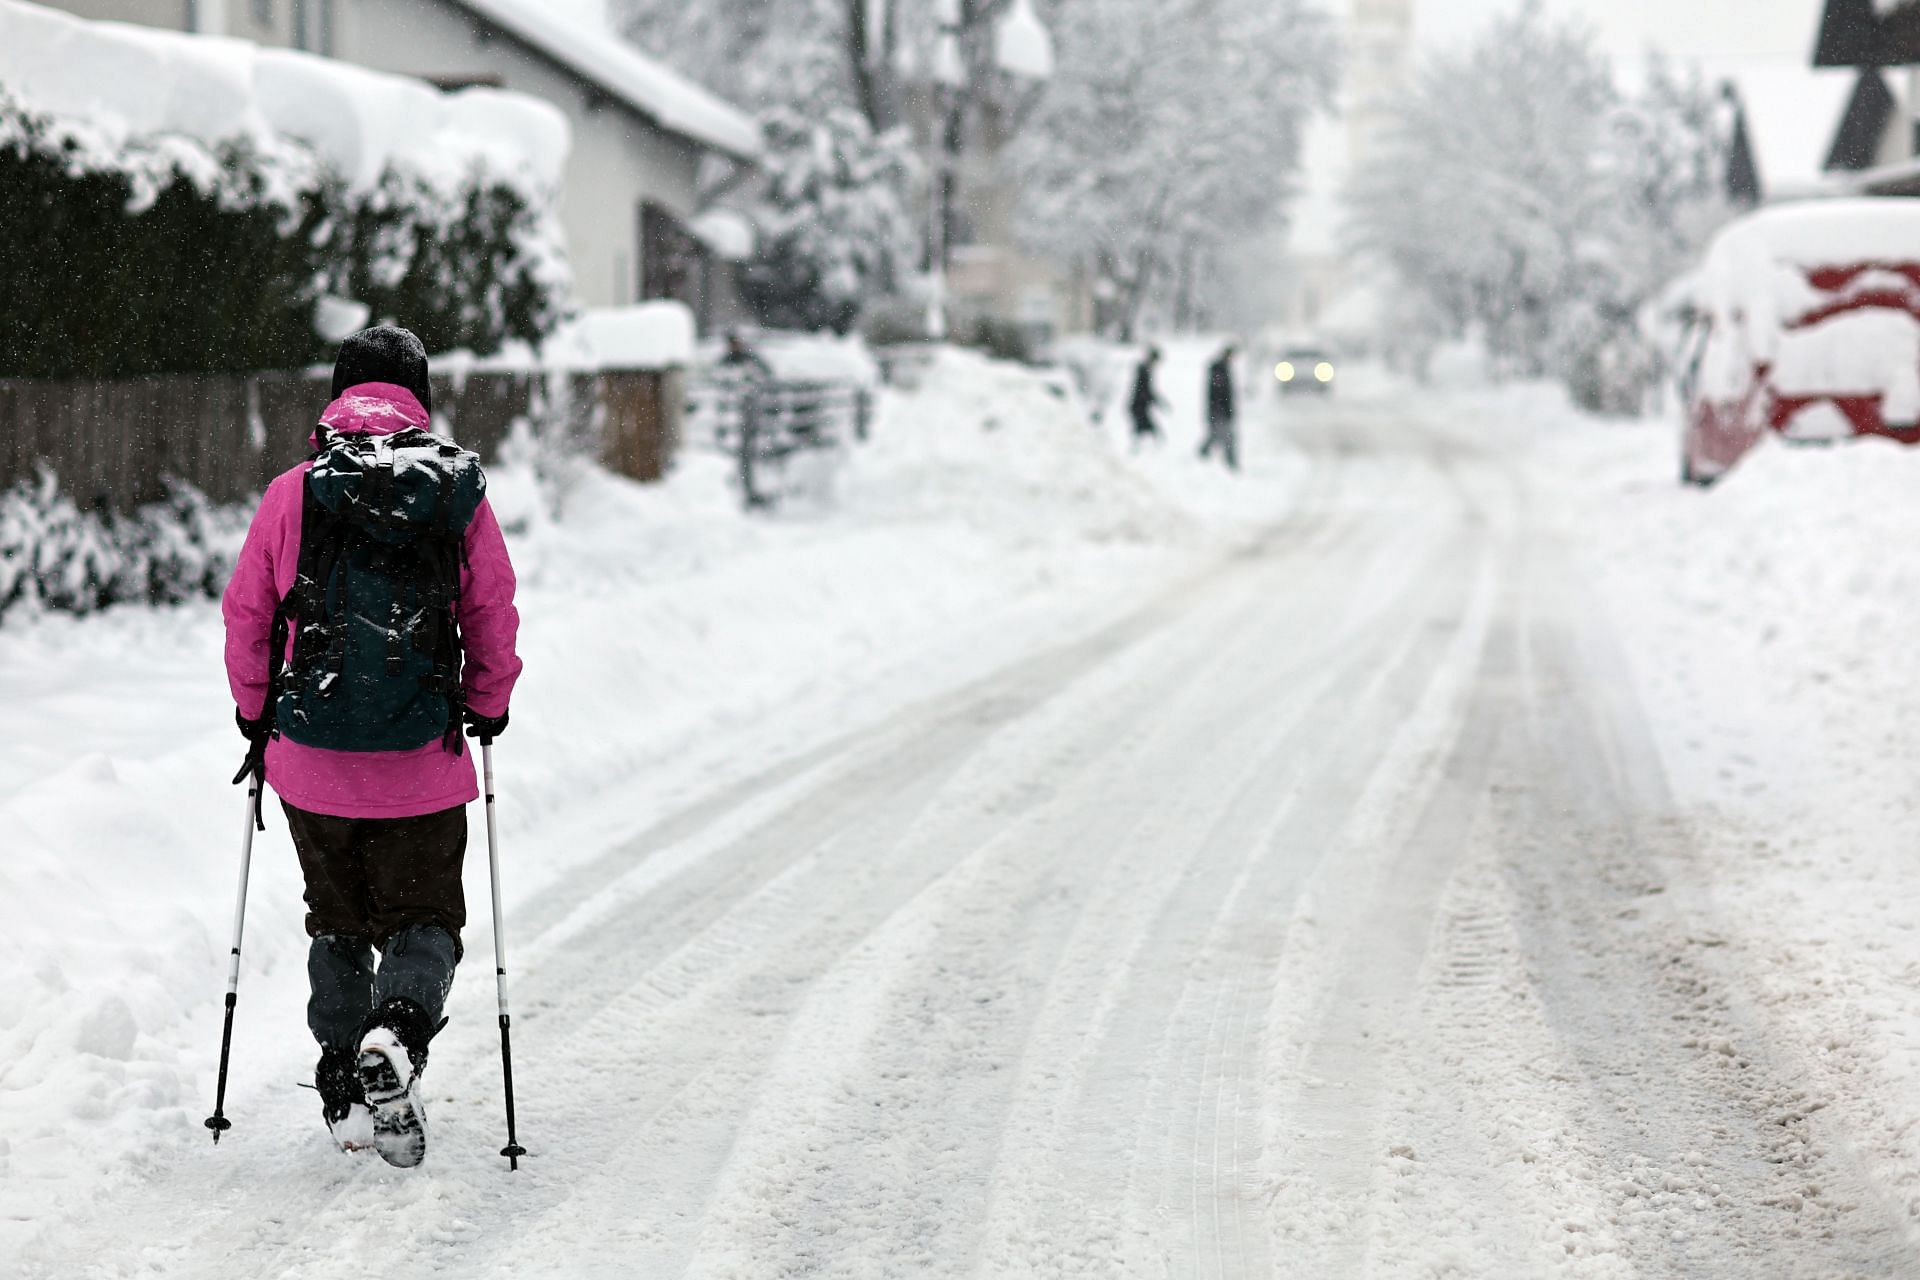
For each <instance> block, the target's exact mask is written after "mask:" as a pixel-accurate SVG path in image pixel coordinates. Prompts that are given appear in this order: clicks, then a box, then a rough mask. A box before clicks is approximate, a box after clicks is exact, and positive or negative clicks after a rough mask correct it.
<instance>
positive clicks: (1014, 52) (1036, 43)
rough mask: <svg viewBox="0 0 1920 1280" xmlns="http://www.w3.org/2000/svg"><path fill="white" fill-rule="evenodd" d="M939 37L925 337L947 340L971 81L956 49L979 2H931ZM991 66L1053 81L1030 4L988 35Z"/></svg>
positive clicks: (1044, 35)
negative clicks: (951, 235) (951, 233)
mask: <svg viewBox="0 0 1920 1280" xmlns="http://www.w3.org/2000/svg"><path fill="white" fill-rule="evenodd" d="M934 2H935V15H934V16H935V18H936V19H937V21H938V22H939V35H938V36H937V37H936V39H935V41H934V47H933V68H932V70H933V84H934V93H935V95H936V101H937V103H938V110H937V111H936V118H935V120H934V123H933V128H932V129H931V130H930V132H931V135H932V136H931V142H932V151H933V163H932V164H931V165H930V166H929V168H930V170H931V178H932V188H931V190H930V192H929V198H928V200H927V206H928V214H927V217H928V228H927V248H928V253H927V256H928V264H927V267H928V270H927V277H928V289H927V335H928V336H929V337H930V338H932V339H933V340H934V341H936V342H938V341H940V340H942V339H944V338H945V337H946V336H947V247H948V246H947V228H948V227H949V226H950V225H951V222H952V217H953V187H954V169H955V167H956V165H957V162H958V160H959V155H960V131H961V124H962V114H963V108H964V106H965V91H966V89H967V86H968V84H969V83H970V82H971V80H972V76H971V74H970V73H969V68H968V66H967V58H966V51H965V49H964V47H963V45H962V41H963V40H964V38H965V36H966V34H967V32H968V31H969V30H970V29H972V27H973V26H974V24H975V23H976V22H977V21H978V20H979V11H980V9H981V8H983V7H984V6H985V0H934ZM993 65H994V67H995V69H996V70H999V71H1002V72H1005V73H1006V74H1007V75H1010V76H1013V77H1015V78H1017V79H1021V80H1027V81H1030V82H1033V83H1035V84H1039V83H1044V82H1045V81H1046V80H1048V79H1050V78H1051V77H1052V76H1053V37H1052V36H1051V35H1049V34H1048V32H1047V28H1046V25H1045V24H1044V23H1042V22H1041V21H1040V15H1038V14H1037V13H1035V12H1034V11H1033V3H1032V0H1012V3H1011V4H1009V5H1008V6H1007V8H1006V11H1005V12H1004V13H1002V14H1001V15H1000V19H999V21H998V22H997V23H996V24H995V26H994V31H993Z"/></svg>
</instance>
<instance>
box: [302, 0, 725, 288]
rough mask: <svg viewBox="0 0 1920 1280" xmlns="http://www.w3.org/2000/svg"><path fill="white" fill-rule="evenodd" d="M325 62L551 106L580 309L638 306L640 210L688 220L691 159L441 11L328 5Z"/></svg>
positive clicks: (677, 145) (413, 3) (453, 12)
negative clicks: (454, 83)
mask: <svg viewBox="0 0 1920 1280" xmlns="http://www.w3.org/2000/svg"><path fill="white" fill-rule="evenodd" d="M336 23H337V25H336V30H335V41H336V54H335V56H337V57H340V58H343V59H345V60H346V61H348V62H354V63H358V64H359V65H361V66H365V67H372V68H374V69H375V70H379V71H392V72H398V73H401V74H404V75H413V76H423V77H425V78H427V79H429V80H439V81H442V82H445V81H450V80H485V81H489V82H494V83H498V84H499V85H500V87H502V88H506V89H513V90H516V91H518V92H521V93H531V94H536V95H538V96H539V97H542V98H545V99H547V100H548V101H549V102H552V103H553V104H554V105H556V106H558V107H559V108H560V109H561V110H562V111H564V112H565V113H566V115H567V120H568V123H569V124H571V125H572V127H573V151H572V154H571V155H570V156H569V158H568V160H567V169H566V178H565V190H564V191H563V193H562V196H561V204H560V216H561V222H562V224H563V225H564V226H565V227H566V232H567V246H568V250H569V252H570V253H571V255H572V259H573V273H574V287H575V291H576V293H577V295H578V297H579V299H580V301H581V302H582V303H583V304H585V305H587V306H618V305H622V304H625V303H629V302H634V301H637V300H638V295H639V281H640V274H641V268H642V261H641V241H640V208H641V205H642V204H643V203H645V202H646V201H653V202H655V203H657V204H660V205H662V206H664V207H666V208H667V209H669V210H671V211H672V212H673V213H674V214H675V215H676V216H678V217H679V218H681V219H682V220H686V219H689V218H691V217H692V216H693V214H694V213H695V212H696V209H697V203H698V184H697V175H698V169H699V163H700V149H699V148H698V147H697V146H696V145H695V144H694V143H692V142H690V141H688V140H686V139H684V138H680V137H677V136H675V135H673V134H669V133H666V132H664V131H662V130H660V129H659V128H657V127H655V126H653V125H652V124H650V123H649V122H647V121H646V120H645V119H644V118H643V117H641V116H640V115H639V114H638V113H636V112H634V111H632V110H630V109H628V108H627V107H625V106H623V105H619V104H616V103H615V102H613V101H611V100H609V99H607V98H606V97H605V96H604V95H602V94H600V93H599V92H598V91H597V90H595V89H593V88H592V87H591V86H588V85H586V84H584V83H582V82H581V81H580V80H578V79H576V78H575V77H573V76H572V75H569V74H568V73H566V72H565V71H563V70H561V69H560V68H559V67H558V66H556V65H555V64H554V63H552V62H551V61H549V60H548V59H547V58H545V57H544V56H543V55H541V54H539V53H536V52H534V51H532V50H530V49H528V48H527V47H526V46H525V45H522V44H521V43H519V42H518V41H516V40H514V39H512V38H510V37H508V36H505V35H502V34H499V33H497V32H493V31H491V30H490V29H489V28H487V27H485V26H484V25H483V24H482V23H480V22H478V21H476V20H475V19H473V18H471V17H470V16H468V15H467V14H466V13H464V12H463V11H461V10H460V9H458V8H457V7H455V6H452V5H449V4H446V3H443V2H442V0H340V3H339V5H338V13H337V15H336Z"/></svg>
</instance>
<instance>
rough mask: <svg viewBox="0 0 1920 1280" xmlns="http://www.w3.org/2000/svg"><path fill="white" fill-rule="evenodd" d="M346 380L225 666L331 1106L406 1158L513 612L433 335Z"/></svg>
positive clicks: (344, 1136) (448, 982)
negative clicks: (289, 858) (299, 914)
mask: <svg viewBox="0 0 1920 1280" xmlns="http://www.w3.org/2000/svg"><path fill="white" fill-rule="evenodd" d="M331 394H332V402H331V403H330V404H329V405H328V406H327V408H326V410H325V412H324V413H322V414H321V415H320V424H319V427H318V428H317V429H316V430H315V432H314V435H313V439H312V444H313V447H314V455H313V457H312V458H311V459H310V460H309V461H307V462H303V463H301V464H300V465H299V466H297V467H295V468H293V469H292V470H291V471H288V472H286V473H285V474H283V475H281V476H280V477H279V478H277V479H276V480H274V481H273V483H272V484H270V485H269V486H268V487H267V492H266V496H265V497H264V498H263V499H262V501H261V503H260V509H259V511H258V512H256V513H255V515H254V518H253V524H252V526H251V527H250V528H249V529H248V531H247V537H246V542H245V545H244V546H243V548H242V550H241V553H240V559H239V563H238V564H237V565H236V566H235V568H234V573H233V579H232V581H231V582H230V583H229V584H228V585H227V590H226V594H225V596H224V598H223V600H222V613H223V614H224V616H225V619H226V628H227V641H226V664H227V677H228V681H229V684H230V685H231V688H232V691H233V698H234V702H235V704H236V708H237V710H236V715H237V719H238V721H239V725H240V730H241V732H242V733H243V734H244V735H245V736H246V738H247V740H248V743H249V746H250V755H249V760H250V764H251V766H252V768H254V769H257V770H263V771H264V774H265V778H266V782H267V784H268V785H269V786H271V787H272V788H273V789H274V791H275V793H276V794H278V796H279V797H280V802H281V807H282V808H283V809H284V810H285V812H286V815H287V824H288V827H289V829H290V830H291V832H292V836H293V844H294V849H295V851H296V852H297V854H298V856H299V860H300V870H301V873H302V875H303V876H304V878H305V881H306V903H307V918H306V927H307V933H308V936H309V937H310V938H311V939H312V943H311V946H310V949H309V952H308V960H307V975H308V979H309V982H310V985H311V992H312V995H311V999H310V1000H309V1002H308V1005H307V1025H308V1027H309V1028H310V1029H311V1030H312V1032H313V1036H314V1039H315V1040H317V1041H318V1042H319V1045H320V1061H319V1063H318V1065H317V1066H316V1068H315V1071H314V1084H315V1087H316V1088H317V1089H318V1090H319V1093H320V1101H321V1107H322V1110H323V1113H324V1115H325V1118H326V1122H327V1127H328V1129H329V1130H330V1131H331V1132H332V1133H333V1135H334V1137H335V1139H336V1140H337V1141H338V1142H339V1143H340V1145H341V1146H342V1147H344V1148H346V1149H348V1150H353V1149H358V1148H363V1147H368V1146H371V1147H373V1148H375V1149H376V1150H378V1151H379V1152H380V1154H381V1155H382V1156H383V1157H385V1158H386V1159H387V1160H388V1161H389V1162H391V1163H394V1164H403V1165H410V1164H417V1163H419V1161H420V1159H421V1157H422V1156H423V1155H424V1153H425V1135H424V1129H423V1115H422V1112H421V1107H420V1094H419V1079H420V1072H421V1070H422V1068H424V1067H425V1065H426V1060H427V1045H428V1042H429V1041H431V1040H432V1039H433V1037H434V1035H435V1034H436V1033H437V1032H438V1031H439V1029H440V1028H441V1027H442V1026H443V1025H445V1019H444V1017H443V1014H442V1010H443V1008H444V1006H445V1004H446V999H447V993H448V991H449V990H450V989H451V987H452V985H453V972H454V967H455V966H456V965H457V964H458V963H459V960H460V955H461V943H460V931H461V929H462V928H463V927H464V925H465V924H466V901H465V896H464V893H463V892H462V888H461V882H460V873H461V864H462V862H463V860H464V858H465V854H466V846H467V821H466V807H465V806H466V805H467V804H468V803H469V802H471V801H473V800H475V799H477V798H478V796H479V787H478V785H477V781H476V778H475V774H474V767H473V760H472V757H471V755H470V754H468V753H467V752H466V751H465V750H464V749H463V747H462V742H461V730H462V727H463V725H464V727H465V729H466V733H467V736H468V737H477V738H482V739H484V740H487V741H491V740H492V739H493V738H495V737H497V736H499V734H500V733H501V732H502V731H503V730H504V729H505V728H506V726H507V703H508V699H509V696H510V695H511V694H512V692H513V686H514V682H515V680H516V679H517V678H518V677H519V674H520V660H519V658H518V656H517V655H516V653H515V636H516V633H517V631H518V628H519V614H518V613H517V612H516V611H515V609H514V603H513V594H514V575H513V566H512V564H511V563H510V562H509V560H508V558H507V548H506V543H505V541H504V539H503V538H502V536H501V533H500V525H499V522H498V521H497V520H496V519H495V518H494V515H493V511H492V508H491V507H490V506H489V505H488V503H487V501H486V498H485V492H486V478H485V476H484V475H483V474H482V472H481V470H480V466H479V460H478V459H477V458H476V457H475V456H474V455H473V454H471V453H468V452H465V451H464V450H461V449H459V448H458V447H456V446H454V445H452V444H450V443H448V442H446V441H445V440H442V439H440V438H438V437H435V436H432V435H429V434H427V428H428V426H429V425H430V423H431V417H430V409H431V404H432V391H431V388H430V386H429V384H428V379H427V357H426V350H425V348H424V347H423V346H422V345H421V343H420V340H419V339H418V338H416V337H414V335H413V334H411V333H409V332H408V331H407V330H405V329H400V328H395V327H392V326H380V327H377V328H373V329H367V330H364V331H362V332H360V333H357V334H355V335H354V336H352V337H351V338H348V339H347V341H346V342H345V343H344V344H342V346H341V349H340V355H339V359H338V362H337V363H336V364H335V366H334V371H333V386H332V393H331ZM376 956H377V958H378V965H377V967H376V963H375V961H376Z"/></svg>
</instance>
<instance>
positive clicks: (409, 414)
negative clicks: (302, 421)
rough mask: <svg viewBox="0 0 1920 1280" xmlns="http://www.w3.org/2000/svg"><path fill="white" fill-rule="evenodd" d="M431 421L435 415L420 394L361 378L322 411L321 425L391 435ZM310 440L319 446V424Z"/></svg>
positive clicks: (423, 426)
mask: <svg viewBox="0 0 1920 1280" xmlns="http://www.w3.org/2000/svg"><path fill="white" fill-rule="evenodd" d="M432 425H433V417H432V415H431V414H429V413H428V412H427V411H426V409H424V408H423V407H421V404H420V398H419V397H418V396H416V395H414V394H413V392H411V391H409V390H407V389H406V388H405V387H402V386H399V385H397V384H395V383H392V382H362V383H360V384H359V385H357V386H352V387H348V388H347V389H346V390H345V391H344V392H342V393H341V395H340V398H339V399H337V400H335V401H334V402H333V403H332V404H330V405H328V406H327V408H326V412H324V413H322V414H321V415H320V426H322V427H325V428H327V429H328V430H329V431H337V432H340V433H341V434H342V435H348V434H354V433H358V434H361V435H369V436H390V435H392V434H394V433H395V432H397V431H405V430H406V429H407V428H408V427H419V428H420V429H421V430H423V431H424V430H426V429H428V428H429V427H431V426H432ZM307 443H308V444H310V445H312V446H313V447H314V448H316V449H318V448H319V447H320V431H319V428H315V429H314V433H313V435H312V436H310V437H308V440H307Z"/></svg>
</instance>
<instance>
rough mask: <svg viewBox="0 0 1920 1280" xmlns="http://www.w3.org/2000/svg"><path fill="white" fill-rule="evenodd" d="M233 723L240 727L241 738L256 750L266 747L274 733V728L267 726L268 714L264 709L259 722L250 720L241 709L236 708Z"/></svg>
mask: <svg viewBox="0 0 1920 1280" xmlns="http://www.w3.org/2000/svg"><path fill="white" fill-rule="evenodd" d="M233 722H234V723H235V724H237V725H239V726H240V736H241V737H243V738H245V739H246V740H247V741H248V743H250V744H251V745H252V746H253V747H254V748H256V749H258V748H261V747H265V746H266V745H267V738H268V736H269V735H270V734H271V733H272V732H273V729H272V727H271V726H269V725H268V724H267V713H266V711H265V710H264V709H263V710H262V711H261V712H260V718H259V719H258V720H249V719H247V717H246V715H245V714H244V713H242V712H241V710H240V708H238V707H235V708H234V709H233Z"/></svg>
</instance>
